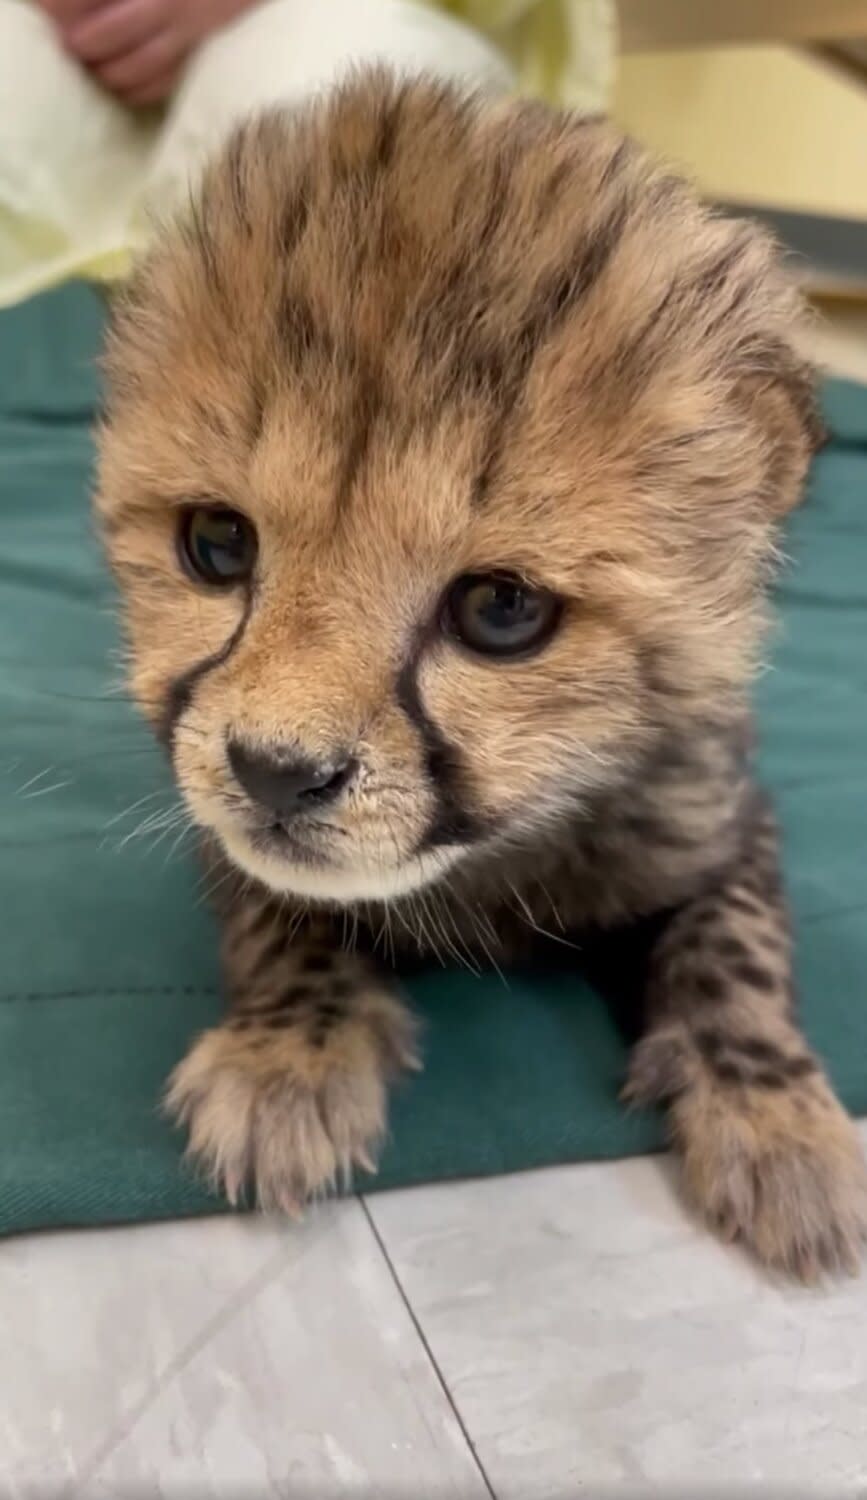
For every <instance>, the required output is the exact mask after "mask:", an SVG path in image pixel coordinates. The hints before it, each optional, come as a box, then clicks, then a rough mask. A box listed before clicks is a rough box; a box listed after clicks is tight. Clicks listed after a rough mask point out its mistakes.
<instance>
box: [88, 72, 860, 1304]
mask: <svg viewBox="0 0 867 1500" xmlns="http://www.w3.org/2000/svg"><path fill="white" fill-rule="evenodd" d="M799 317H800V308H799V306H798V301H797V297H796V295H795V294H794V292H793V291H792V289H791V288H790V286H789V285H788V283H787V281H786V278H785V276H784V275H783V273H782V272H781V271H780V269H779V267H778V265H777V261H776V257H775V253H774V250H773V247H772V246H771V245H770V244H769V243H768V241H767V240H766V239H765V237H764V236H763V235H762V234H761V233H760V232H758V231H757V230H756V229H755V228H753V227H751V226H748V225H746V224H743V223H738V222H732V221H730V220H726V219H723V218H719V217H717V216H715V215H714V214H712V213H711V212H709V211H708V210H707V209H706V208H704V207H703V206H701V205H700V204H699V203H698V202H697V201H696V199H695V198H694V197H693V195H692V194H691V192H690V191H689V190H688V188H686V187H685V186H684V185H683V183H681V182H680V181H678V180H677V179H675V178H674V177H672V176H669V175H667V174H666V173H664V172H662V171H660V170H659V169H658V168H657V167H655V166H653V165H652V164H651V163H650V162H649V161H648V160H647V158H646V157H645V156H644V155H643V153H642V152H641V151H640V150H639V149H638V148H637V147H636V146H635V145H634V144H632V143H631V142H629V141H625V140H623V139H621V138H620V137H619V136H618V135H617V134H616V133H615V132H614V131H613V130H612V129H611V128H610V127H609V125H607V124H605V123H604V122H601V121H599V120H595V119H586V118H584V119H582V118H579V117H574V116H572V115H569V114H563V113H557V112H554V111H549V110H547V109H545V108H543V107H541V106H539V105H537V104H530V103H520V102H508V103H503V102H502V101H497V102H493V101H485V100H483V99H479V98H473V97H467V96H465V95H463V94H461V93H459V92H456V91H455V90H453V89H452V88H451V87H449V86H440V85H437V84H434V83H431V82H425V81H419V82H400V83H398V82H396V81H394V80H390V79H389V78H388V77H387V76H385V75H383V74H371V75H366V76H362V77H360V78H358V79H356V80H355V81H354V82H352V83H351V84H350V85H348V86H346V87H345V88H343V89H342V90H340V91H336V92H335V93H333V94H332V95H330V96H329V97H327V98H325V99H322V100H320V101H318V102H316V103H314V104H313V105H311V107H309V108H308V109H307V110H302V111H300V112H295V113H292V114H289V113H287V114H285V115H283V114H279V113H278V114H272V115H269V116H267V117H265V118H262V119H259V120H256V121H254V122H252V123H251V124H249V125H248V126H246V127H245V128H244V129H243V130H242V131H241V133H239V134H237V135H235V137H234V138H233V139H232V141H231V143H230V145H229V146H228V148H227V149H226V150H225V153H224V154H223V155H222V157H221V158H220V159H219V160H217V161H216V163H215V164H214V165H213V166H212V167H211V168H210V169H209V170H208V172H207V174H206V176H205V178H204V181H203V184H202V187H201V190H200V193H199V194H198V196H197V198H196V201H195V203H194V204H193V207H192V210H191V212H190V213H189V215H188V216H187V218H186V219H185V220H184V221H182V222H179V223H178V224H177V225H176V226H174V227H171V228H169V229H168V230H167V232H165V234H164V235H163V236H162V238H161V239H160V241H159V243H158V244H157V245H156V247H155V248H154V249H153V251H152V252H151V253H150V254H149V256H148V257H147V258H146V260H145V262H144V264H143V265H142V267H141V269H140V271H139V273H138V275H137V276H136V278H135V280H134V282H133V284H132V285H131V287H130V288H129V291H128V293H127V294H126V295H125V296H124V298H123V299H122V302H121V305H120V306H119V307H118V309H117V311H116V315H115V318H114V324H113V328H112V331H111V334H110V337H109V344H108V353H107V366H108V384H109V391H108V406H107V415H106V420H105V424H104V428H103V431H102V434H101V460H100V475H99V485H98V495H97V508H98V512H99V516H100V519H101V524H102V528H103V531H104V535H105V538H106V543H107V547H108V551H109V554H110V558H111V561H112V564H113V567H114V569H115V570H116V574H117V577H118V580H119V583H120V587H121V591H122V596H123V604H124V613H125V622H126V630H127V636H128V641H129V650H130V663H131V669H130V671H131V687H132V691H133V693H134V695H135V697H136V698H137V700H138V701H139V703H140V704H141V707H142V709H143V711H144V713H145V715H146V716H147V717H148V719H149V720H150V721H151V723H152V725H153V727H154V729H155V731H156V734H157V735H158V736H159V738H160V739H161V741H162V742H163V744H164V745H165V747H166V749H167V751H168V754H169V756H170V758H171V764H172V767H173V769H174V774H175V776H176V778H177V782H178V785H179V787H180V790H181V792H182V794H183V796H184V798H185V799H186V802H187V804H188V807H189V810H190V812H191V814H192V817H193V818H194V819H195V821H196V823H197V824H199V825H201V828H202V830H203V833H204V842H205V845H206V848H207V851H208V858H209V859H210V860H212V861H214V862H216V863H217V864H218V865H222V866H223V870H222V871H221V872H220V878H221V880H222V885H221V895H222V903H221V904H222V907H223V913H222V916H223V924H224V927H223V933H224V937H223V942H224V962H225V974H226V984H227V990H228V997H229V1002H228V1014H227V1016H226V1019H225V1020H224V1021H223V1023H222V1024H221V1025H219V1026H218V1027H216V1028H215V1029H214V1030H211V1031H208V1032H206V1033H205V1034H204V1035H202V1036H200V1037H199V1038H198V1040H197V1041H196V1042H195V1044H194V1046H193V1047H192V1050H191V1051H190V1053H189V1055H188V1056H187V1057H186V1058H185V1059H184V1061H182V1062H181V1064H180V1066H179V1067H178V1068H177V1069H176V1071H175V1073H174V1075H173V1077H172V1079H171V1081H170V1084H169V1091H168V1101H169V1105H170V1108H171V1109H172V1110H173V1112H174V1114H175V1115H176V1117H177V1118H179V1119H180V1120H182V1121H185V1122H186V1123H187V1125H188V1127H189V1134H190V1146H191V1150H192V1153H193V1155H194V1156H195V1157H196V1158H197V1159H198V1160H199V1162H200V1163H201V1164H202V1165H203V1166H204V1167H205V1168H206V1169H208V1170H209V1171H210V1173H211V1174H212V1175H213V1177H214V1179H216V1180H217V1181H218V1183H219V1184H220V1185H221V1186H222V1188H223V1189H224V1190H225V1192H226V1193H227V1194H228V1196H229V1197H230V1198H231V1199H233V1200H235V1199H236V1198H237V1197H238V1196H239V1195H240V1194H241V1193H242V1192H243V1191H244V1189H245V1188H246V1187H250V1188H251V1189H252V1190H253V1191H254V1192H255V1194H256V1196H257V1198H258V1200H259V1202H260V1203H261V1204H262V1205H264V1206H265V1207H269V1208H271V1207H277V1208H280V1209H283V1210H287V1211H289V1212H293V1211H296V1210H297V1209H298V1208H299V1207H300V1205H301V1204H302V1203H303V1202H304V1200H305V1199H307V1198H308V1197H310V1196H311V1195H315V1194H317V1193H319V1192H321V1191H322V1190H323V1189H324V1188H326V1187H327V1186H328V1185H329V1184H331V1183H333V1182H334V1180H335V1178H336V1177H338V1176H339V1175H340V1174H341V1173H343V1172H345V1171H348V1170H349V1169H350V1168H351V1167H352V1166H353V1165H355V1164H358V1165H360V1166H361V1167H369V1166H371V1165H372V1163H373V1160H374V1158H375V1156H376V1151H377V1146H378V1143H379V1142H380V1140H381V1137H382V1134H383V1129H384V1125H385V1116H386V1089H387V1085H388V1082H389V1079H390V1077H391V1076H392V1075H394V1074H395V1073H396V1072H398V1071H399V1070H401V1069H405V1068H414V1067H416V1066H417V1065H418V1054H417V1050H416V1041H415V1034H414V1026H413V1022H412V1018H411V1016H410V1015H409V1014H408V1012H407V1010H406V1009H405V1008H404V1005H403V1003H402V1001H401V999H400V998H399V994H398V990H397V988H396V985H395V983H394V982H393V979H392V976H391V973H390V965H389V964H388V963H386V962H385V961H384V958H383V956H382V952H381V945H380V947H379V948H378V947H377V942H376V940H377V937H378V935H379V933H380V931H381V929H382V928H383V926H384V924H386V923H387V926H388V930H389V932H390V933H391V935H392V937H393V939H394V941H395V944H396V946H397V950H398V951H397V963H398V966H400V964H401V961H402V958H408V957H410V956H411V957H414V958H418V957H420V958H421V959H424V958H425V955H426V954H428V956H431V955H432V952H433V950H435V949H436V948H438V947H440V948H442V949H443V950H445V951H446V952H453V953H464V954H473V955H476V956H478V957H479V958H481V959H482V960H485V959H487V958H489V957H493V958H494V959H496V961H497V962H498V964H499V965H503V964H505V963H509V962H514V961H518V960H523V959H527V958H530V959H531V958H532V951H533V943H534V941H536V940H537V939H539V933H540V931H541V932H542V933H544V932H545V931H550V930H551V929H554V930H555V931H560V930H566V931H567V932H569V933H570V934H572V935H573V936H574V937H575V938H576V939H577V941H578V943H579V944H581V943H582V942H584V941H585V939H587V937H588V936H589V935H594V936H595V935H598V934H600V933H604V932H615V931H616V932H618V933H623V932H624V929H629V931H635V930H636V929H637V927H639V926H641V927H642V928H643V929H646V928H647V927H648V924H649V927H650V930H651V931H652V936H651V938H650V939H649V940H648V941H647V943H646V944H645V949H646V952H645V954H644V960H643V965H642V971H641V974H640V976H639V978H640V984H639V982H638V980H637V981H636V984H637V989H636V998H639V991H640V1001H641V1007H642V1014H643V1021H644V1034H643V1037H642V1039H641V1040H640V1041H639V1042H638V1045H637V1047H636V1049H635V1052H634V1055H633V1058H632V1063H631V1067H630V1070H629V1076H628V1080H627V1082H626V1089H625V1093H626V1098H627V1099H628V1100H629V1101H633V1102H639V1103H642V1104H643V1103H648V1102H650V1101H660V1102H662V1103H663V1104H664V1105H665V1106H666V1108H667V1110H668V1119H669V1123H670V1129H671V1135H672V1138H673V1140H674V1142H675V1143H676V1145H677V1147H678V1148H679V1151H680V1153H681V1155H682V1160H683V1173H684V1181H685V1186H686V1189H687V1191H688V1193H689V1195H690V1197H691V1199H692V1201H693V1203H694V1204H695V1205H696V1206H697V1207H698V1208H699V1209H700V1210H701V1211H702V1212H703V1214H704V1215H705V1216H706V1218H707V1219H708V1221H709V1222H710V1223H711V1224H712V1225H713V1226H715V1227H716V1228H717V1229H718V1230H719V1231H720V1232H721V1233H722V1234H723V1235H725V1236H726V1237H735V1236H737V1237H740V1238H741V1239H742V1240H743V1241H744V1242H745V1243H746V1244H747V1245H748V1246H749V1247H751V1249H752V1250H753V1251H754V1252H755V1253H756V1254H757V1255H758V1256H759V1257H760V1259H761V1260H763V1261H764V1262H766V1263H767V1264H769V1265H771V1266H774V1267H779V1268H781V1269H784V1270H786V1271H788V1272H791V1273H793V1274H795V1275H798V1276H801V1277H804V1278H811V1277H814V1276H816V1275H817V1274H819V1273H820V1272H821V1271H822V1270H825V1269H829V1270H837V1269H840V1268H847V1269H851V1268H854V1267H855V1265H856V1263H857V1260H858V1258H859V1255H860V1252H861V1248H862V1242H863V1240H864V1236H865V1226H867V1206H865V1205H867V1193H865V1170H864V1165H863V1163H862V1158H861V1154H860V1151H859V1145H858V1141H857V1139H856V1134H855V1131H854V1128H853V1126H852V1123H851V1121H850V1120H849V1118H848V1117H847V1115H846V1114H845V1112H844V1111H843V1109H842V1107H841V1106H840V1104H839V1103H838V1101H837V1100H836V1098H835V1096H834V1094H833V1092H832V1090H831V1088H830V1086H829V1083H828V1080H827V1078H826V1077H825V1075H824V1073H823V1071H822V1068H821V1066H820V1065H819V1063H818V1062H817V1060H816V1058H815V1057H814V1056H813V1054H812V1053H811V1051H810V1049H809V1047H808V1046H807V1043H806V1042H805V1040H804V1038H803V1036H802V1034H801V1032H800V1030H799V1028H798V1024H797V1020H796V1018H795V1014H794V1008H793V996H792V978H791V941H790V936H789V929H788V923H787V919H786V908H785V901H784V897H783V893H782V889H781V882H780V874H779V865H778V856H777V848H776V833H775V829H774V822H773V818H772V815H771V813H770V811H769V809H768V806H767V803H766V802H765V800H764V799H763V797H762V795H761V793H760V792H759V791H758V790H757V788H756V785H755V783H754V781H753V778H752V773H751V769H750V733H749V711H748V707H747V695H748V684H749V680H750V676H751V671H752V668H753V665H754V662H755V659H756V646H757V640H758V638H759V636H760V632H761V625H762V616H763V603H764V595H765V592H766V582H767V578H768V574H769V566H770V562H771V560H772V558H773V549H774V540H773V537H774V528H775V523H776V522H777V521H778V519H779V517H780V516H782V515H783V513H784V512H785V511H787V510H788V509H789V508H790V507H791V506H793V505H795V504H796V503H797V500H798V498H799V494H800V491H801V486H802V481H803V478H804V474H805V470H806V468H807V464H808V460H809V457H810V454H811V452H812V450H813V448H814V446H815V444H816V440H817V435H818V424H817V419H816V413H815V408H814V401H813V381H812V375H811V371H810V370H809V369H808V368H807V367H806V366H805V365H804V364H803V363H802V361H801V359H800V358H799V357H798V355H797V353H796V352H795V349H794V346H793V342H792V333H793V329H794V327H795V325H796V324H797V321H798V319H799ZM401 950H403V953H401Z"/></svg>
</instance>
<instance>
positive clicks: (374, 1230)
mask: <svg viewBox="0 0 867 1500" xmlns="http://www.w3.org/2000/svg"><path fill="white" fill-rule="evenodd" d="M358 1202H359V1203H360V1205H361V1210H362V1213H363V1214H364V1217H365V1218H366V1220H367V1222H368V1224H369V1226H370V1232H371V1234H372V1235H373V1237H374V1239H375V1240H376V1243H377V1245H378V1246H379V1249H380V1252H381V1254H382V1257H383V1259H384V1261H385V1264H386V1266H387V1267H388V1271H389V1275H390V1276H391V1279H392V1281H393V1283H394V1286H395V1289H396V1291H397V1294H398V1296H399V1297H400V1300H401V1302H402V1303H403V1305H404V1307H405V1308H406V1310H407V1313H408V1314H409V1318H410V1321H411V1322H412V1326H413V1328H414V1329H415V1331H416V1334H417V1335H418V1338H419V1341H420V1343H421V1346H422V1348H423V1349H424V1352H425V1354H426V1355H427V1357H428V1359H429V1360H430V1363H431V1366H432V1367H433V1371H434V1374H435V1375H436V1378H437V1380H438V1382H439V1385H440V1389H441V1391H442V1393H443V1395H444V1396H445V1398H446V1401H447V1402H448V1404H449V1407H450V1409H451V1412H452V1415H453V1417H454V1419H455V1421H456V1422H457V1424H458V1427H459V1428H460V1430H461V1433H462V1435H463V1439H464V1442H465V1443H466V1445H467V1447H468V1448H469V1450H470V1453H471V1455H472V1458H473V1462H474V1464H475V1466H476V1468H477V1469H478V1471H479V1475H480V1477H481V1480H482V1483H483V1484H484V1486H485V1489H486V1490H487V1493H488V1495H489V1496H490V1500H497V1492H496V1490H495V1489H494V1487H493V1485H492V1484H491V1481H490V1479H489V1478H488V1476H487V1473H486V1471H485V1468H484V1465H483V1464H482V1461H481V1459H480V1458H479V1455H478V1451H477V1449H476V1445H475V1443H474V1442H473V1440H472V1438H471V1437H470V1434H469V1430H468V1428H467V1425H466V1422H465V1421H464V1419H463V1416H462V1415H461V1412H460V1410H459V1409H458V1405H457V1402H456V1401H455V1398H454V1396H453V1395H452V1393H451V1391H450V1390H449V1387H448V1385H447V1383H446V1379H445V1376H444V1375H443V1372H442V1370H441V1369H440V1367H439V1365H438V1363H437V1360H436V1357H435V1355H434V1352H433V1349H432V1348H431V1346H430V1344H429V1342H428V1339H427V1335H426V1334H425V1331H424V1329H423V1328H422V1326H421V1323H420V1321H419V1318H418V1315H417V1313H416V1311H415V1308H414V1307H413V1305H412V1303H411V1302H410V1300H409V1297H408V1296H407V1294H406V1289H405V1288H404V1285H403V1282H402V1281H401V1279H400V1277H399V1276H398V1274H397V1268H396V1267H395V1264H394V1261H393V1260H392V1258H391V1256H390V1255H389V1253H388V1248H387V1246H386V1243H385V1241H384V1239H383V1238H382V1235H381V1234H380V1232H379V1228H378V1226H377V1224H376V1222H375V1220H374V1218H373V1215H372V1214H371V1212H370V1209H369V1208H368V1206H367V1199H366V1198H364V1197H363V1196H362V1194H361V1193H359V1194H358Z"/></svg>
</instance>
